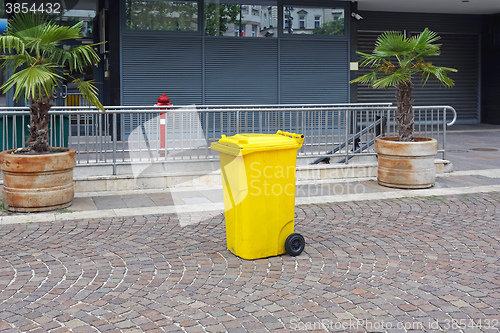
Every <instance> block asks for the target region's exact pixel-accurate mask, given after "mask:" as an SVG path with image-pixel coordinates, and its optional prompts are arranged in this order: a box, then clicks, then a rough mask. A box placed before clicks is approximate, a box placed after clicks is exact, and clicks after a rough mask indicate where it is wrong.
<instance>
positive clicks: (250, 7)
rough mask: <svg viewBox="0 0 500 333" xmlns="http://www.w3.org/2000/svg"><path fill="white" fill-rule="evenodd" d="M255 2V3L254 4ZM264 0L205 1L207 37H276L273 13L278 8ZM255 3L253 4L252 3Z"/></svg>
mask: <svg viewBox="0 0 500 333" xmlns="http://www.w3.org/2000/svg"><path fill="white" fill-rule="evenodd" d="M253 1H255V2H253ZM259 1H260V2H261V3H262V2H263V1H262V0H240V1H237V0H236V1H235V0H205V4H204V11H205V14H204V29H205V35H207V36H232V37H276V34H275V33H274V31H272V30H273V29H272V12H273V11H275V12H277V8H278V7H277V6H269V5H268V4H269V3H273V2H270V1H265V3H267V4H266V5H265V6H264V5H259V4H255V3H259ZM252 2H253V3H252ZM259 32H260V33H259Z"/></svg>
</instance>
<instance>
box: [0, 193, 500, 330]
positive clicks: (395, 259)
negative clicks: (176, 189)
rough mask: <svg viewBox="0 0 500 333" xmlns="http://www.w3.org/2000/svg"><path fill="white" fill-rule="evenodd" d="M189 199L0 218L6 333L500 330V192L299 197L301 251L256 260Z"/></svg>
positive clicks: (216, 217) (1, 321)
mask: <svg viewBox="0 0 500 333" xmlns="http://www.w3.org/2000/svg"><path fill="white" fill-rule="evenodd" d="M483 187H484V186H483ZM468 189H469V190H470V189H471V188H470V187H463V188H458V190H464V191H465V190H468ZM444 190H450V189H435V190H434V192H432V191H433V190H429V191H428V192H429V193H440V191H444ZM415 192H416V191H415ZM397 193H398V192H377V193H367V194H366V195H373V196H375V195H379V196H381V195H393V194H397ZM406 193H413V192H409V191H406ZM420 193H426V192H420ZM332 197H342V196H339V195H336V196H332ZM112 199H113V200H116V198H112ZM205 199H206V198H205ZM210 205H211V206H214V205H218V203H211V204H210ZM183 207H184V208H186V209H185V210H182V209H183ZM183 207H174V206H171V207H170V209H171V211H170V212H169V213H165V212H162V211H161V210H156V209H157V208H161V207H139V208H121V209H122V210H129V211H130V212H131V213H135V215H128V216H118V215H116V216H111V215H109V216H106V217H104V216H103V217H100V218H97V217H92V216H85V214H82V215H80V216H78V215H77V214H78V213H74V212H73V213H58V214H54V213H53V215H54V216H59V217H61V219H54V220H52V221H49V222H39V223H21V224H8V225H0V240H1V241H0V253H2V256H0V332H54V333H55V332H67V331H72V332H87V331H88V332H90V331H93V332H96V331H97V332H126V331H130V332H156V331H158V332H165V331H168V332H175V331H179V332H205V331H214V332H233V331H234V332H294V331H300V332H309V331H318V332H326V331H327V332H400V331H411V332H443V331H446V332H455V331H456V332H476V331H477V332H498V330H499V327H498V324H497V323H498V321H499V320H500V282H499V281H500V225H499V224H498V221H500V190H498V191H493V192H488V193H469V194H458V195H433V196H428V197H422V196H415V197H398V198H393V199H387V198H385V199H378V200H377V199H372V200H364V201H352V200H350V201H345V202H341V201H337V202H333V203H322V204H299V205H297V206H296V208H295V231H296V232H299V233H301V234H302V235H303V236H304V237H305V239H306V248H305V250H304V252H303V253H302V254H301V255H300V256H297V257H291V256H288V255H282V256H277V257H270V258H261V259H257V260H244V259H241V258H239V257H237V256H235V255H234V254H232V253H231V252H229V251H228V250H227V248H226V239H225V221H224V214H223V212H222V211H206V210H199V211H198V212H193V211H192V210H191V211H190V210H189V209H187V207H185V206H183ZM178 208H179V211H178V212H176V211H175V209H178ZM219 208H220V207H219ZM118 210H120V209H116V210H115V212H116V211H118ZM144 210H150V211H151V214H141V213H142V212H143V211H144ZM111 211H112V210H100V211H94V212H101V213H107V212H111ZM84 213H85V212H84ZM88 213H89V215H91V214H90V213H91V212H88ZM44 214H45V215H47V213H44ZM41 215H42V214H31V216H41ZM25 216H26V215H25ZM70 216H71V218H68V217H70ZM64 217H66V219H64ZM452 325H455V326H452ZM457 325H460V326H457Z"/></svg>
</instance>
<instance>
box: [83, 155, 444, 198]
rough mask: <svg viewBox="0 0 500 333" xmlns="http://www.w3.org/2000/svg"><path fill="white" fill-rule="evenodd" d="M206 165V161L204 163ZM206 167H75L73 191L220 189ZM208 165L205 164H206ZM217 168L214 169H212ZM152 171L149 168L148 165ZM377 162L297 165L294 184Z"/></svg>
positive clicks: (343, 175) (354, 174)
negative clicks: (96, 171)
mask: <svg viewBox="0 0 500 333" xmlns="http://www.w3.org/2000/svg"><path fill="white" fill-rule="evenodd" d="M207 163H208V162H207ZM210 164H211V165H209V166H210V167H209V168H206V169H205V170H200V168H199V167H200V166H197V167H191V170H186V171H179V168H178V167H179V166H177V167H176V168H173V169H172V170H170V171H165V170H161V169H159V170H158V172H157V173H155V172H152V170H151V169H149V170H146V169H144V170H143V171H142V172H139V171H138V170H139V169H140V168H141V167H140V166H135V167H134V166H131V168H135V169H136V170H135V171H136V172H132V173H128V174H118V175H100V176H96V175H82V173H81V172H79V170H78V167H76V168H75V169H76V170H75V177H74V179H75V190H76V192H101V191H118V190H138V189H161V188H180V187H193V186H206V187H211V186H220V185H221V173H220V169H218V167H219V164H218V162H217V164H215V165H214V164H213V163H211V162H210ZM205 166H207V165H205ZM435 166H436V173H438V174H441V173H445V172H451V171H453V165H452V164H451V163H450V161H448V160H441V159H437V160H435ZM215 167H217V168H215ZM147 168H151V166H147ZM376 175H377V162H376V161H374V162H366V163H351V164H316V165H299V166H297V173H296V177H297V181H319V180H329V179H350V178H363V177H376Z"/></svg>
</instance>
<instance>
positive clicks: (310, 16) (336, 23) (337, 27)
mask: <svg viewBox="0 0 500 333" xmlns="http://www.w3.org/2000/svg"><path fill="white" fill-rule="evenodd" d="M344 30H345V29H344V9H343V8H324V7H292V6H284V7H283V33H285V34H296V35H297V34H302V35H343V34H344Z"/></svg>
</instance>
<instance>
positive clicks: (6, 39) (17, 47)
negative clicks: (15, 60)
mask: <svg viewBox="0 0 500 333" xmlns="http://www.w3.org/2000/svg"><path fill="white" fill-rule="evenodd" d="M25 47H26V46H25V43H24V41H23V40H22V39H21V38H19V37H16V36H10V35H2V36H0V48H1V49H2V51H3V53H8V52H16V53H23V52H24V51H25Z"/></svg>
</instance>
